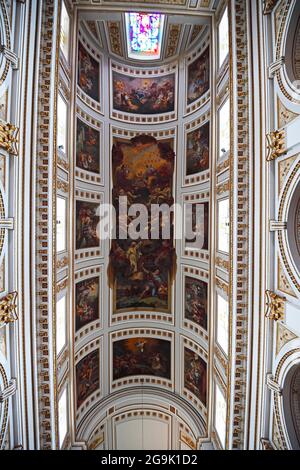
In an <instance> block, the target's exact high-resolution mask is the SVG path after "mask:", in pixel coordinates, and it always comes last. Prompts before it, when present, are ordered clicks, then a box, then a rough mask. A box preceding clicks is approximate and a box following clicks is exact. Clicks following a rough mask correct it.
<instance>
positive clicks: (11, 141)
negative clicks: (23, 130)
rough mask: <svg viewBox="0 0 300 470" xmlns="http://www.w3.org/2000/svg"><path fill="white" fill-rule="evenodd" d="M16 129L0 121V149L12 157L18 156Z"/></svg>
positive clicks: (17, 132) (17, 130)
mask: <svg viewBox="0 0 300 470" xmlns="http://www.w3.org/2000/svg"><path fill="white" fill-rule="evenodd" d="M18 134H19V129H18V127H16V126H14V125H13V124H10V123H9V122H4V121H0V148H2V149H4V150H6V152H8V153H11V154H12V155H18V143H19V139H18Z"/></svg>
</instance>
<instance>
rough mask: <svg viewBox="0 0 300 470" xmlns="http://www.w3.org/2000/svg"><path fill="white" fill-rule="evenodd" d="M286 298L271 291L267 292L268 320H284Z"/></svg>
mask: <svg viewBox="0 0 300 470" xmlns="http://www.w3.org/2000/svg"><path fill="white" fill-rule="evenodd" d="M285 301H286V298H285V297H282V296H280V295H278V294H275V292H272V291H270V290H267V291H266V305H267V309H266V318H269V319H270V320H274V321H278V320H283V319H284V307H285Z"/></svg>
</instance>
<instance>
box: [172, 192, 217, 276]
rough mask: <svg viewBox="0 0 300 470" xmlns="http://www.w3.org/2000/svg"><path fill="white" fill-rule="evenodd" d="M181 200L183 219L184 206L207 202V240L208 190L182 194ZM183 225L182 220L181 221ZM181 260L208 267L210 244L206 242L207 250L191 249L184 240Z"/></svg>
mask: <svg viewBox="0 0 300 470" xmlns="http://www.w3.org/2000/svg"><path fill="white" fill-rule="evenodd" d="M181 198H182V207H183V208H184V210H183V211H182V212H183V214H182V215H183V218H184V214H185V205H186V204H187V203H189V204H193V203H199V204H200V203H202V202H208V239H209V230H210V219H211V199H210V190H209V189H207V188H206V189H199V190H197V191H195V192H193V193H191V192H188V193H183V194H182V195H181ZM183 223H184V220H183ZM180 251H181V258H183V259H186V260H188V259H189V260H190V261H191V260H195V261H199V262H201V263H203V265H204V266H207V267H208V265H209V261H210V244H209V241H208V247H207V249H204V248H202V249H194V250H193V249H192V248H189V247H188V246H186V244H185V240H181V250H180Z"/></svg>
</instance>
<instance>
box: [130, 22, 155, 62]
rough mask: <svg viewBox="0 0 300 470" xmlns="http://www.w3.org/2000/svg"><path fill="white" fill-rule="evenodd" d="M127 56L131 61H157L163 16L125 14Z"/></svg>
mask: <svg viewBox="0 0 300 470" xmlns="http://www.w3.org/2000/svg"><path fill="white" fill-rule="evenodd" d="M125 17H126V27H127V44H128V56H129V57H130V58H132V59H141V60H147V59H152V60H153V59H159V58H160V52H161V41H162V32H163V25H164V15H161V14H159V13H126V14H125Z"/></svg>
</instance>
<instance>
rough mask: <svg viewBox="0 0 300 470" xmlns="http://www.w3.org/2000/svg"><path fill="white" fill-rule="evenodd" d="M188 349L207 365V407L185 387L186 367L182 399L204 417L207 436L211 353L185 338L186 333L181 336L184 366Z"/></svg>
mask: <svg viewBox="0 0 300 470" xmlns="http://www.w3.org/2000/svg"><path fill="white" fill-rule="evenodd" d="M185 349H188V350H190V351H192V352H194V353H196V354H197V355H198V356H199V357H200V358H201V359H202V360H203V361H204V362H205V364H206V368H207V369H206V374H207V375H206V405H205V404H204V403H202V401H201V400H200V399H199V398H198V397H196V395H194V393H192V392H191V391H190V390H188V389H187V388H186V387H185V385H184V382H185V380H184V375H185V370H184V366H183V367H182V369H181V374H180V390H181V394H182V397H183V398H185V399H187V400H188V401H189V402H190V403H193V405H194V406H195V408H196V410H198V411H199V413H200V414H201V416H202V417H203V420H204V421H205V423H206V426H205V428H206V436H207V433H208V430H207V418H208V409H209V402H210V397H209V390H210V374H209V367H211V364H209V353H208V352H207V351H206V350H205V349H204V348H203V347H202V346H201V345H200V344H198V343H196V342H195V340H192V339H191V338H189V337H186V336H184V332H183V333H182V334H181V335H180V361H181V364H184V350H185Z"/></svg>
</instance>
